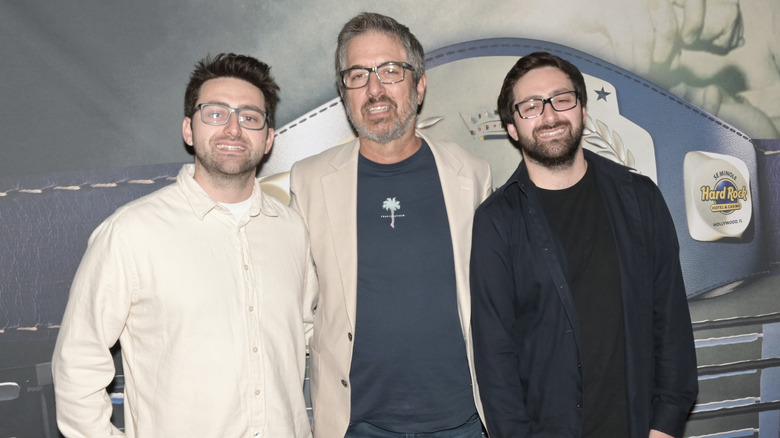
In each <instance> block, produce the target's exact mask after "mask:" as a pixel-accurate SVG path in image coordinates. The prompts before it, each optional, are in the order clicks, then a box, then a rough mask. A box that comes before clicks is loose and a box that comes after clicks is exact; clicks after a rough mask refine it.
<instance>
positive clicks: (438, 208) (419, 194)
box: [290, 13, 492, 438]
mask: <svg viewBox="0 0 780 438" xmlns="http://www.w3.org/2000/svg"><path fill="white" fill-rule="evenodd" d="M424 68H425V66H424V53H423V49H422V46H421V45H420V43H419V42H418V40H417V38H415V37H414V35H412V33H411V32H410V31H409V29H408V28H407V27H406V26H404V25H401V24H399V23H398V22H396V21H395V20H394V19H392V18H390V17H386V16H383V15H379V14H374V13H363V14H360V15H358V16H356V17H354V18H353V19H351V20H350V21H349V22H348V23H346V25H345V26H344V27H343V28H342V30H341V33H340V34H339V36H338V47H337V49H336V73H337V75H336V76H337V83H338V90H339V93H340V94H341V98H342V100H343V102H344V106H345V108H346V111H347V115H348V117H349V120H350V122H351V124H352V126H353V127H354V129H355V130H356V131H357V139H355V140H354V141H351V142H349V143H347V144H345V145H341V146H337V147H334V148H331V149H328V150H326V151H324V152H322V153H320V154H319V155H316V156H313V157H309V158H307V159H304V160H302V161H300V162H298V163H296V164H294V165H293V167H292V170H291V175H290V191H291V195H292V196H291V205H292V206H293V208H295V210H297V211H298V212H299V213H300V214H301V215H302V216H303V218H304V220H305V221H306V224H307V225H308V228H309V233H310V234H311V244H312V254H313V257H314V263H315V265H316V266H317V273H318V276H319V284H320V300H319V306H318V308H317V313H316V316H315V320H314V326H315V328H314V338H313V340H312V343H311V385H312V386H311V388H312V402H313V407H314V423H313V431H314V435H315V436H316V437H319V438H334V437H343V436H345V435H346V436H348V437H360V438H367V437H401V436H409V435H405V434H420V435H414V436H420V437H423V436H431V437H433V436H436V437H441V438H444V437H473V438H478V437H480V436H481V433H482V432H481V430H482V426H481V422H480V420H479V417H478V415H477V407H478V406H479V403H478V401H475V397H476V394H475V389H476V388H475V387H474V385H473V380H472V372H471V367H470V364H471V360H470V356H469V353H468V351H469V346H468V345H467V342H468V332H469V321H470V316H469V314H470V304H469V300H470V298H469V280H468V263H469V251H470V248H471V226H472V219H473V215H474V210H475V209H476V207H477V206H478V205H479V204H480V202H481V201H482V200H484V199H485V198H486V197H487V196H488V194H489V193H490V191H491V185H492V176H491V171H490V168H489V166H488V164H487V163H486V162H485V161H484V160H482V159H480V158H477V157H476V156H474V155H472V154H471V153H470V152H468V151H466V150H465V149H463V148H461V147H460V146H458V145H455V144H452V143H446V142H440V141H436V140H433V139H431V138H428V137H426V136H425V135H423V134H422V133H420V132H418V131H416V130H415V123H416V120H417V110H418V106H419V105H420V104H421V103H422V101H423V98H424V96H425V87H426V77H425V70H424Z"/></svg>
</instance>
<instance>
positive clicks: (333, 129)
mask: <svg viewBox="0 0 780 438" xmlns="http://www.w3.org/2000/svg"><path fill="white" fill-rule="evenodd" d="M534 51H548V52H552V53H554V54H556V55H558V56H561V57H563V58H565V59H567V60H569V61H571V62H572V63H574V64H575V65H576V66H577V67H579V69H580V70H581V71H582V72H583V74H584V76H585V80H586V86H587V89H588V92H589V93H591V94H590V96H589V99H588V100H589V105H588V119H587V121H586V128H585V135H584V137H583V146H584V147H586V148H588V149H590V150H593V151H595V152H596V153H598V154H600V155H603V156H605V157H608V158H610V159H612V160H614V161H617V162H620V163H622V164H624V165H626V166H629V167H632V168H634V169H635V170H636V171H637V172H639V173H642V174H644V175H647V176H649V177H650V178H652V179H653V180H654V181H655V182H656V183H657V184H658V186H659V187H660V189H661V191H662V193H663V195H664V197H665V199H666V202H667V203H668V205H669V208H670V210H671V213H672V217H673V219H674V222H675V225H676V227H677V233H678V237H679V241H680V248H681V261H682V268H683V274H684V277H685V283H686V287H687V293H688V297H689V305H690V309H691V314H692V319H693V321H694V329H695V335H696V340H697V341H696V342H697V355H698V358H699V375H700V387H701V391H700V396H699V400H698V403H697V406H696V408H695V410H694V413H693V414H692V416H691V420H690V421H689V423H688V427H687V429H686V436H689V437H691V436H701V435H705V434H715V435H711V436H729V437H743V436H744V437H774V438H776V437H777V436H779V435H780V431H778V429H779V428H780V299H778V295H779V294H780V292H779V291H780V276H778V275H777V273H778V263H780V219H778V218H780V212H779V211H778V208H779V207H778V206H780V164H779V163H780V141H778V140H766V141H755V142H754V141H751V139H750V138H748V137H747V136H746V135H745V134H743V133H741V132H740V131H739V130H737V129H735V128H734V127H732V126H729V125H728V124H727V123H725V122H723V121H722V120H719V119H718V118H716V117H714V116H712V115H710V114H708V113H707V112H705V111H703V110H701V109H699V108H697V107H695V106H694V105H692V104H690V103H688V102H686V101H685V100H683V99H681V98H679V97H676V96H675V95H673V94H670V93H669V92H667V91H665V90H663V89H661V88H660V87H658V86H656V85H654V84H653V83H651V82H649V81H647V80H645V79H643V78H641V77H638V76H636V75H634V74H632V73H630V72H628V71H626V70H623V69H621V68H619V67H616V66H614V65H611V64H609V63H607V62H604V61H602V60H600V59H598V58H595V57H593V56H590V55H588V54H586V53H583V52H580V51H577V50H574V49H571V48H568V47H565V46H562V45H558V44H554V43H550V42H545V41H538V40H531V39H520V38H499V39H485V40H476V41H469V42H464V43H460V44H456V45H452V46H448V47H444V48H441V49H438V50H434V51H432V52H430V53H428V55H427V58H426V68H427V69H428V70H427V75H428V90H427V94H426V96H425V102H424V104H423V106H422V109H421V113H420V117H419V119H418V129H421V130H423V131H425V132H426V133H428V134H430V135H431V136H432V137H433V138H437V139H441V140H449V141H454V142H456V143H459V144H460V145H462V146H464V147H466V148H467V149H469V150H471V151H472V152H474V153H475V154H477V155H479V156H482V157H483V158H485V159H487V160H488V161H489V162H490V164H491V166H492V168H493V170H494V178H495V180H494V186H496V187H498V186H500V185H501V184H503V182H504V181H505V180H506V179H507V177H508V176H509V175H510V174H511V172H512V171H513V170H514V169H515V167H516V166H517V164H518V162H519V160H520V152H519V151H518V150H517V149H516V148H515V147H514V146H513V145H512V144H511V143H510V142H509V140H508V138H507V135H506V133H505V131H504V128H503V126H501V123H500V120H499V117H498V115H497V113H496V109H495V102H496V97H497V94H498V91H499V88H500V84H501V82H502V80H503V77H504V75H505V74H506V72H507V71H508V70H509V68H510V67H511V65H513V64H514V63H515V61H516V60H517V58H518V57H520V56H523V55H525V54H528V53H531V52H534ZM352 138H354V133H353V131H352V130H351V128H350V126H349V123H348V121H347V119H346V116H345V114H344V109H343V106H342V104H341V102H340V100H339V99H338V98H336V99H333V100H331V101H329V102H327V103H325V104H324V105H321V106H319V107H317V108H314V109H312V110H311V111H308V112H306V113H305V114H304V115H302V116H301V117H299V118H297V119H296V120H293V121H292V122H290V123H288V124H286V125H284V126H282V127H278V129H277V137H276V143H275V146H274V153H273V154H272V155H271V158H270V159H269V160H268V161H267V162H266V163H265V164H264V165H263V167H262V169H261V173H260V176H261V177H262V178H263V180H264V187H265V189H266V190H267V191H268V192H269V193H271V194H273V195H274V196H277V197H279V198H281V199H283V200H288V199H289V197H288V194H287V189H288V183H287V171H288V170H289V168H290V166H291V165H292V163H293V162H295V161H296V160H299V159H301V158H304V157H306V156H309V155H312V154H315V153H318V152H320V151H322V150H324V149H326V148H329V147H331V146H334V145H337V144H340V143H343V142H345V141H348V140H350V139H352ZM179 167H180V163H175V164H160V165H149V166H139V167H131V168H122V169H112V170H104V171H91V172H79V173H69V174H56V175H47V176H44V177H29V178H14V179H12V180H9V179H0V224H2V226H1V227H0V266H2V269H3V271H2V277H0V348H3V345H6V346H10V345H14V346H16V347H15V348H18V346H19V345H20V344H24V343H30V344H34V343H36V342H41V341H47V342H50V341H53V339H55V338H56V335H57V328H58V324H59V323H60V320H61V317H62V313H63V311H64V307H65V303H66V301H67V297H68V290H69V286H70V282H71V280H72V278H73V275H74V273H75V270H76V268H77V266H78V263H79V261H80V258H81V256H82V254H83V252H84V250H85V248H86V243H87V239H88V237H89V235H90V233H91V232H92V230H93V229H94V228H95V227H96V226H97V225H98V224H99V223H100V222H101V221H102V220H103V219H104V218H105V217H107V216H108V215H109V214H111V213H112V212H113V210H114V209H115V208H117V207H118V206H120V205H122V204H125V203H126V202H128V201H130V200H132V199H135V198H137V197H139V196H142V195H144V194H146V193H149V192H151V191H153V190H156V189H159V188H160V187H162V186H164V185H166V184H169V183H170V182H171V181H172V180H173V178H174V177H175V175H176V173H177V172H178V169H179ZM46 345H49V344H48V343H47V344H46ZM46 354H48V355H49V356H50V354H51V351H48V352H44V353H42V354H41V355H40V357H41V358H42V359H40V360H38V359H36V361H37V362H36V363H29V364H18V365H16V366H14V367H11V368H12V369H11V368H9V369H6V370H0V382H4V381H6V380H10V379H16V380H17V381H19V380H21V381H22V383H21V384H19V385H18V389H16V390H13V389H12V390H9V391H8V392H7V394H8V395H7V399H8V401H0V403H5V404H6V405H7V406H9V407H10V406H16V408H9V409H0V425H3V424H5V425H6V426H0V436H5V435H4V432H5V431H4V430H3V427H5V428H6V429H8V430H9V431H10V430H11V429H10V428H11V427H13V425H14V424H15V423H21V422H25V421H27V422H30V421H31V422H33V423H34V422H37V423H38V424H43V423H46V422H47V421H48V422H50V421H53V416H52V411H53V407H52V405H51V401H50V400H48V399H46V394H48V392H47V391H50V377H49V380H47V376H46V367H45V362H46V360H45V357H46ZM41 363H43V366H41ZM19 376H21V377H19ZM17 383H18V382H17ZM9 387H10V385H9ZM33 398H34V400H33V401H30V400H32V399H33ZM41 400H42V401H41ZM47 400H48V402H47ZM14 403H15V405H12V404H14ZM117 403H118V404H121V398H119V399H118V401H117ZM0 406H2V405H0ZM14 409H16V410H14ZM120 411H121V410H120ZM120 420H121V419H120ZM46 424H48V423H46ZM8 425H11V426H8ZM18 427H28V426H18ZM29 427H32V426H29ZM36 427H37V426H36ZM45 427H48V430H50V431H51V430H56V428H55V429H52V428H51V425H50V424H48V425H47V426H45ZM8 433H9V434H10V432H8ZM719 434H720V435H719ZM9 436H10V435H9Z"/></svg>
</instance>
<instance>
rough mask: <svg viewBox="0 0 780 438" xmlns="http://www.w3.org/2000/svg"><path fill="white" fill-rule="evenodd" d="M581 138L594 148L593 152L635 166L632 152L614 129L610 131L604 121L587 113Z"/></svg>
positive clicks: (625, 164)
mask: <svg viewBox="0 0 780 438" xmlns="http://www.w3.org/2000/svg"><path fill="white" fill-rule="evenodd" d="M582 139H583V140H585V142H586V143H588V144H589V145H591V146H593V147H594V148H595V150H594V152H596V153H597V154H599V155H601V156H603V157H606V158H609V159H610V160H612V161H615V162H617V163H620V164H622V165H624V166H628V167H631V168H635V167H636V166H635V163H636V161H635V159H634V154H632V153H631V150H629V149H628V148H627V147H626V145H625V144H624V143H623V139H622V138H621V137H620V134H618V133H617V132H615V131H612V132H610V129H609V127H608V126H607V125H606V123H604V122H602V121H601V120H598V119H596V120H595V121H594V120H593V119H592V118H591V117H590V115H588V116H587V117H586V118H585V127H584V129H583V132H582Z"/></svg>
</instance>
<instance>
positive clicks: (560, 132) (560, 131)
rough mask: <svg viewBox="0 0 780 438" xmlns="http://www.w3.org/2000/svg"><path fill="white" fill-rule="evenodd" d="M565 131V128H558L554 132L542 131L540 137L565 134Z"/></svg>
mask: <svg viewBox="0 0 780 438" xmlns="http://www.w3.org/2000/svg"><path fill="white" fill-rule="evenodd" d="M563 131H564V130H563V128H560V129H556V130H555V131H552V132H544V133H540V134H539V137H551V136H553V135H559V134H563Z"/></svg>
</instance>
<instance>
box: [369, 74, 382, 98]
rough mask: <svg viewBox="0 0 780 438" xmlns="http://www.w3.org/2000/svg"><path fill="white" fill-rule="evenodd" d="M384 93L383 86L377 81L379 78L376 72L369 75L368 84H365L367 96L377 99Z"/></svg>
mask: <svg viewBox="0 0 780 438" xmlns="http://www.w3.org/2000/svg"><path fill="white" fill-rule="evenodd" d="M384 91H385V86H384V84H383V83H382V82H381V81H380V80H379V76H377V74H376V72H373V73H371V74H369V75H368V83H367V84H366V92H368V95H369V96H371V97H377V96H380V95H382V94H383V93H384Z"/></svg>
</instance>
